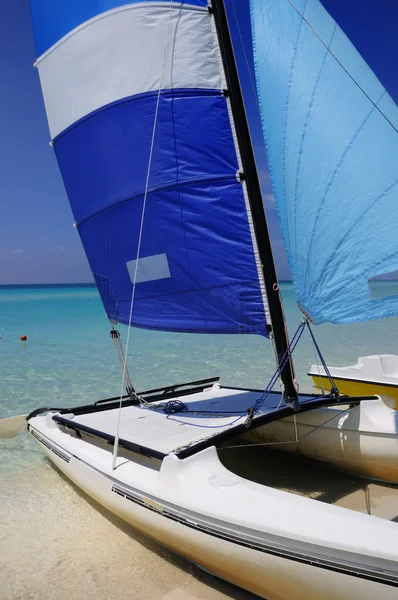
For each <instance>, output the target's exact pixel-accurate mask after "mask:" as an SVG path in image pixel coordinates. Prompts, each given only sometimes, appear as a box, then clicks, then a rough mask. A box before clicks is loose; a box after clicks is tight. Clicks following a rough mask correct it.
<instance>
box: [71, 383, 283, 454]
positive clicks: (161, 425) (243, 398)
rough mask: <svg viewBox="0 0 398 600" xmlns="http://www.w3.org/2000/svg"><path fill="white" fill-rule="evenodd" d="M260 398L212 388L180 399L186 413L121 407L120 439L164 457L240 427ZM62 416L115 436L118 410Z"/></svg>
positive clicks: (150, 407)
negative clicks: (168, 412)
mask: <svg viewBox="0 0 398 600" xmlns="http://www.w3.org/2000/svg"><path fill="white" fill-rule="evenodd" d="M260 396H261V392H257V391H246V390H239V389H225V388H220V386H218V385H214V386H212V387H210V388H208V389H206V390H204V391H202V392H199V393H195V394H190V395H187V396H184V397H182V398H181V399H180V400H181V402H183V403H184V405H185V406H186V407H187V408H188V411H182V412H178V413H175V414H169V415H168V414H166V413H165V412H164V410H163V408H161V407H162V406H164V404H165V402H162V401H158V402H153V403H151V404H149V405H146V406H145V405H144V406H125V407H123V408H122V413H121V419H120V432H119V436H120V438H121V439H123V440H126V441H128V442H131V443H134V444H140V445H142V446H144V447H148V448H151V449H153V450H155V451H157V452H161V453H164V454H170V453H173V452H178V451H180V450H182V449H183V448H186V447H189V446H191V445H194V444H197V443H198V442H201V441H203V440H205V439H208V438H209V437H213V436H214V435H217V434H219V433H221V432H224V431H227V430H228V429H230V428H233V427H234V426H236V425H238V424H242V423H243V422H244V419H245V418H246V416H247V414H246V411H247V409H248V408H250V407H251V406H253V405H254V404H255V402H256V400H257V399H258V398H259V397H260ZM279 399H280V396H279V395H273V397H272V400H271V401H272V403H273V406H269V405H268V406H266V407H265V406H264V407H263V408H262V409H261V411H259V413H258V415H263V414H267V413H270V412H272V411H274V410H275V409H276V408H277V406H278V405H277V404H276V405H275V401H276V400H278V401H279ZM176 400H179V399H178V398H176ZM191 411H200V412H191ZM222 413H226V414H222ZM63 416H64V417H66V418H67V419H68V421H69V422H70V423H71V424H72V423H73V424H76V425H81V426H83V427H85V428H90V429H94V430H97V431H99V432H101V433H103V434H106V435H108V436H114V435H115V434H116V431H117V422H118V416H119V410H118V409H110V410H104V411H101V412H91V413H88V414H82V415H73V414H65V415H63Z"/></svg>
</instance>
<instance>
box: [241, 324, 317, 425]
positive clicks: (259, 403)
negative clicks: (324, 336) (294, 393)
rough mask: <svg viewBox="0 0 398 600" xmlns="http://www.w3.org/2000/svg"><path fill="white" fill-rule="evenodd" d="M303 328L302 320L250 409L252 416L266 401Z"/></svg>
mask: <svg viewBox="0 0 398 600" xmlns="http://www.w3.org/2000/svg"><path fill="white" fill-rule="evenodd" d="M304 328H305V321H302V322H301V323H300V325H299V326H298V328H297V330H296V333H295V334H294V336H293V338H292V341H291V342H290V344H289V345H288V347H287V349H286V351H285V354H284V355H283V356H282V360H281V362H280V363H279V365H278V367H277V369H276V371H275V373H274V374H273V376H272V377H271V379H270V381H269V383H268V385H267V387H266V388H265V390H264V392H263V394H262V395H261V396H260V397H259V398H257V400H256V402H255V404H254V407H253V411H252V417H254V416H255V415H256V414H257V413H258V411H259V410H260V408H261V407H262V405H263V404H264V402H265V401H266V399H267V398H268V396H269V394H270V392H271V390H272V388H273V387H274V385H275V383H276V381H277V380H278V378H279V377H280V375H281V373H282V371H283V369H284V368H285V365H286V363H287V362H288V360H289V358H290V357H291V355H292V354H293V352H294V350H295V348H296V346H297V344H298V343H299V341H300V338H301V336H302V335H303V331H304Z"/></svg>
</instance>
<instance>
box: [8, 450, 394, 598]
mask: <svg viewBox="0 0 398 600" xmlns="http://www.w3.org/2000/svg"><path fill="white" fill-rule="evenodd" d="M238 443H239V442H238ZM220 457H221V459H222V461H223V462H224V464H225V465H226V466H227V467H228V468H231V469H232V470H234V471H235V472H237V473H239V474H240V475H242V476H245V477H250V478H251V479H253V480H254V481H258V482H261V483H265V484H267V485H272V486H275V487H278V488H280V489H289V490H290V491H294V492H295V493H299V494H303V495H306V496H309V497H312V498H316V499H317V500H320V501H327V502H332V503H335V504H337V505H339V506H345V507H347V508H351V509H356V510H359V511H361V512H365V513H366V512H367V513H370V514H373V515H377V516H380V517H384V518H387V519H394V520H397V519H398V517H397V515H398V489H397V488H394V487H389V486H385V485H380V484H377V483H370V482H368V481H366V480H363V479H358V478H356V477H352V476H350V475H344V474H341V473H337V472H336V471H333V470H331V469H327V468H324V467H323V466H320V465H317V464H315V463H313V462H312V461H309V460H306V459H301V458H298V457H290V456H289V455H285V454H283V453H280V452H276V451H274V450H270V449H268V448H267V449H265V448H263V447H256V446H255V447H249V448H226V449H223V450H220ZM0 495H1V497H2V498H3V503H2V505H1V506H0V522H1V534H0V547H1V553H0V598H1V600H86V599H87V600H88V599H95V600H97V599H98V600H122V599H123V600H126V599H133V600H225V599H233V600H255V598H256V596H254V595H252V594H249V593H247V592H245V591H243V590H240V589H238V588H236V587H234V586H232V585H229V584H228V583H225V582H223V581H220V580H219V579H217V578H215V577H213V576H211V575H209V574H207V573H204V572H203V571H202V570H200V569H199V568H198V567H196V566H195V565H192V564H191V563H188V562H187V561H185V560H184V559H182V558H180V557H178V556H176V555H174V554H172V553H171V552H169V551H168V550H166V549H164V548H163V547H162V546H160V545H159V544H157V543H155V542H153V541H151V540H149V539H148V538H146V537H144V536H142V535H141V534H139V533H137V532H136V531H134V530H133V529H132V528H131V527H129V526H127V525H125V524H124V523H123V522H122V521H120V520H119V519H117V518H115V517H114V516H112V515H111V514H110V513H109V512H107V511H106V510H104V509H102V508H101V507H100V506H99V505H98V504H97V503H95V502H94V501H93V500H91V499H90V498H89V497H88V496H86V495H85V494H84V493H82V492H81V491H80V490H79V489H78V488H76V487H75V486H74V485H73V484H71V483H70V482H69V481H68V480H67V479H66V478H65V477H63V476H62V475H60V473H59V472H58V471H57V470H56V469H55V468H54V467H53V466H52V465H51V463H50V462H49V461H48V460H47V459H45V458H43V459H42V460H40V462H38V463H37V464H34V465H33V466H32V467H31V468H29V469H23V470H21V471H20V472H15V471H13V472H10V473H4V474H3V475H2V476H1V478H0Z"/></svg>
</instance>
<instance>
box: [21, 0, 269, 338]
mask: <svg viewBox="0 0 398 600" xmlns="http://www.w3.org/2000/svg"><path fill="white" fill-rule="evenodd" d="M31 7H32V20H33V27H34V34H35V42H36V49H37V55H38V60H37V66H38V69H39V74H40V80H41V84H42V90H43V95H44V101H45V105H46V111H47V117H48V122H49V127H50V132H51V138H52V141H53V146H54V149H55V153H56V156H57V159H58V163H59V167H60V170H61V173H62V177H63V180H64V183H65V187H66V190H67V194H68V197H69V200H70V203H71V206H72V210H73V214H74V217H75V220H76V225H77V227H78V230H79V233H80V236H81V239H82V242H83V245H84V248H85V251H86V254H87V257H88V260H89V263H90V266H91V269H92V271H93V274H94V277H95V280H96V283H97V285H98V288H99V291H100V293H101V297H102V300H103V303H104V306H105V309H106V312H107V314H108V316H109V318H110V319H111V320H115V321H118V322H121V323H125V324H128V323H130V302H131V297H132V287H133V282H134V281H135V282H136V286H135V299H134V308H133V313H132V320H131V323H132V324H133V325H135V326H140V327H146V328H153V329H162V330H172V331H190V332H214V333H222V332H224V333H258V334H264V335H265V334H266V322H267V312H268V304H267V299H266V295H265V288H264V282H263V279H262V270H261V264H260V260H259V256H258V249H257V245H256V241H255V235H254V230H253V223H252V218H251V214H250V210H249V204H248V199H247V195H246V186H245V183H242V181H241V178H240V177H239V174H240V171H241V164H240V157H239V152H238V148H237V144H236V136H235V132H234V128H233V123H232V117H231V111H230V107H229V100H228V98H227V97H226V96H227V95H226V94H224V88H225V87H226V84H225V77H224V72H223V67H222V62H221V57H220V52H219V47H218V42H217V37H216V32H215V27H214V23H213V16H212V15H211V11H209V10H208V7H207V0H189V1H176V0H174V1H173V0H163V1H162V0H160V1H156V0H152V1H142V0H130V1H126V0H101V1H98V0H85V1H84V2H82V1H80V0H69V1H68V2H66V1H65V0H31ZM144 204H145V212H144V219H143V227H142V232H141V217H142V214H143V206H144ZM141 233H142V235H141ZM138 247H139V256H138V254H137V253H138ZM137 260H138V263H137Z"/></svg>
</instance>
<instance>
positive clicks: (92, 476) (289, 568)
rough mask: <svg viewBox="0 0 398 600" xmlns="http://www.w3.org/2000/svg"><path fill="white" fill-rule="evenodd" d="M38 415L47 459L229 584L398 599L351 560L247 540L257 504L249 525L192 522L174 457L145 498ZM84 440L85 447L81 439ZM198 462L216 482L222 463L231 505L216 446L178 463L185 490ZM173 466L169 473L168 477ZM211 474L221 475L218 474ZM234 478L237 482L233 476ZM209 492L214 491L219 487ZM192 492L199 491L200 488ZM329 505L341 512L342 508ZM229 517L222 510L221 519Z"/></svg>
mask: <svg viewBox="0 0 398 600" xmlns="http://www.w3.org/2000/svg"><path fill="white" fill-rule="evenodd" d="M38 420H39V423H40V428H38V427H36V423H35V426H31V427H30V431H31V433H32V434H33V435H34V437H35V439H36V441H37V442H38V443H39V445H40V446H41V448H42V449H43V450H44V451H45V453H46V454H47V456H48V458H49V459H50V460H51V461H52V462H53V463H54V464H55V465H56V467H58V468H59V469H60V470H61V471H62V472H63V473H64V474H65V475H66V476H67V477H68V478H69V479H70V480H71V481H73V482H74V483H75V484H76V485H77V486H78V487H79V488H81V489H82V490H83V491H84V492H86V493H87V494H88V495H89V496H91V497H92V498H94V499H95V500H96V501H97V502H98V503H99V504H101V505H102V506H104V507H105V508H107V509H108V510H110V511H111V512H112V513H114V514H115V515H117V516H118V517H120V518H121V519H123V520H124V521H126V522H128V523H129V524H131V525H132V526H133V527H135V528H136V529H137V530H139V531H140V532H142V533H144V534H145V535H148V536H150V537H151V538H153V539H154V540H156V541H157V542H159V543H161V544H162V545H164V546H166V547H167V548H169V549H170V550H172V551H174V552H176V553H178V554H180V555H182V556H184V557H185V558H187V559H188V560H190V561H192V562H193V563H196V564H197V565H199V566H200V567H201V568H203V569H205V570H207V571H209V572H211V573H213V574H214V575H216V576H218V577H220V578H222V579H224V580H226V581H229V582H231V583H233V584H235V585H238V586H240V587H242V588H244V589H246V590H248V591H250V592H253V593H255V594H258V595H259V596H261V597H263V598H267V599H268V600H291V599H292V598H295V600H319V599H320V598H322V600H336V599H341V600H342V599H344V600H350V599H357V598H361V600H374V598H378V600H397V598H398V589H397V588H396V587H394V586H393V585H391V583H389V584H386V583H385V582H384V581H382V582H380V581H378V580H372V576H371V575H369V574H365V575H364V574H362V575H358V572H360V571H361V568H360V567H358V572H355V570H354V572H353V571H352V567H347V566H346V565H345V564H344V562H343V563H340V564H338V565H336V564H333V561H330V562H328V561H327V560H326V561H324V560H322V561H321V563H323V564H322V565H321V566H319V561H318V560H317V559H316V558H314V556H311V555H306V553H305V552H304V553H297V551H294V552H293V551H289V549H283V548H281V546H280V545H278V544H275V545H272V544H270V543H269V542H268V543H261V542H260V541H254V540H252V541H250V540H248V539H247V535H246V531H247V530H246V528H245V527H244V522H245V514H246V512H247V511H248V512H249V513H250V512H251V511H252V510H256V508H258V507H253V506H246V507H245V506H240V507H239V513H240V514H241V515H242V519H241V521H242V525H241V526H239V525H237V524H236V523H229V527H228V529H225V528H217V525H216V522H217V520H216V519H210V520H207V521H206V517H205V514H204V513H203V514H201V515H199V517H198V518H196V519H195V518H193V519H192V518H189V520H187V517H186V514H187V512H189V511H188V509H187V507H184V506H180V505H179V503H180V502H181V500H180V498H181V495H180V494H179V491H178V486H176V485H175V483H176V482H175V474H174V475H173V468H171V470H170V465H171V461H169V464H168V466H167V467H166V466H164V467H163V466H162V468H161V472H162V470H164V471H165V472H164V473H163V474H162V473H160V474H161V475H162V477H161V479H162V484H161V486H159V485H158V486H157V492H158V497H157V499H156V500H154V499H153V497H151V495H149V494H148V496H146V495H145V492H143V490H142V489H140V481H139V480H137V481H134V482H133V483H134V485H133V486H127V485H126V484H125V483H124V482H121V481H119V480H118V479H117V477H118V469H116V471H113V472H112V473H113V476H111V475H110V474H109V473H108V474H106V473H105V472H103V471H101V469H100V468H98V466H95V465H90V464H88V462H87V461H86V460H83V459H82V458H79V457H78V456H74V455H73V454H72V453H71V448H70V447H69V448H63V447H62V446H61V445H60V444H59V443H58V442H59V437H60V435H59V431H58V430H57V435H56V439H57V443H56V442H54V439H52V437H53V435H52V434H53V433H54V431H55V430H54V428H53V427H50V428H46V427H43V423H44V422H45V421H44V418H40V417H39V418H36V419H32V421H38ZM40 421H41V422H40ZM64 435H65V434H64ZM61 437H62V435H61ZM67 437H70V436H67ZM79 443H80V445H81V440H79ZM168 458H172V457H168ZM173 459H174V463H175V461H178V459H176V458H175V457H173ZM193 460H194V465H193V468H194V472H193V473H192V474H193V475H194V476H195V478H197V477H200V473H201V471H202V472H203V469H205V472H206V473H207V475H208V477H207V476H206V480H208V481H213V480H214V481H216V480H217V477H220V475H219V472H220V467H221V468H222V475H221V478H226V479H225V480H223V482H222V485H221V487H222V488H224V490H223V489H221V490H218V491H219V493H221V494H224V493H225V496H226V497H225V502H226V503H227V504H228V503H229V501H228V497H229V496H230V494H231V490H232V489H233V486H234V478H236V476H234V475H233V474H231V473H230V472H229V471H227V470H226V469H225V468H224V467H222V466H221V464H220V463H219V461H218V458H217V454H216V451H215V449H214V448H209V449H207V450H205V451H203V452H202V453H200V454H199V455H198V456H195V457H192V458H189V459H185V460H184V461H178V463H180V464H179V465H177V467H178V469H180V471H181V472H180V474H179V479H180V481H181V480H184V469H185V471H186V472H185V475H186V482H185V487H186V486H187V485H189V481H190V475H189V468H188V470H186V467H183V465H182V463H188V462H189V461H191V462H192V461H193ZM164 462H166V461H164ZM174 463H173V464H174ZM181 469H182V470H181ZM168 470H169V471H170V477H168V475H167V473H168ZM212 473H215V474H216V475H212ZM217 473H218V474H217ZM229 477H231V479H228V478H229ZM214 478H215V479H214ZM236 480H237V481H238V480H239V482H240V481H241V480H240V478H236ZM210 485H212V484H210ZM217 485H218V484H217ZM251 485H254V486H255V487H257V486H256V484H251V483H249V487H250V486H251ZM261 487H263V486H261ZM175 488H176V489H175ZM162 489H163V491H164V492H165V496H166V495H167V496H168V497H169V498H170V494H171V493H172V490H173V489H175V502H176V504H175V505H172V506H174V508H170V502H169V501H165V500H164V499H163V498H162V497H161V494H159V492H160V491H161V490H162ZM268 489H269V488H264V490H265V493H264V494H263V497H262V502H263V511H264V512H265V513H266V511H267V505H268V504H269V503H271V502H273V499H272V493H275V490H272V491H271V492H270V496H269V498H267V490H268ZM210 491H214V488H212V489H211V490H210ZM192 493H193V494H194V495H195V490H193V492H192ZM237 493H238V490H237ZM277 493H278V494H279V495H280V494H282V496H281V497H283V498H284V499H285V502H287V503H288V504H289V503H290V502H291V503H295V502H296V501H298V502H302V501H303V499H302V498H298V497H295V496H293V495H291V494H287V493H285V492H277ZM253 498H254V497H253ZM304 500H305V499H304ZM309 502H310V504H311V507H312V508H314V509H315V510H317V508H318V507H317V505H318V503H316V504H315V501H311V500H309ZM288 504H287V505H286V506H284V507H283V508H282V507H281V514H280V518H281V519H283V518H284V517H283V514H284V512H285V511H286V510H289V506H288ZM319 504H320V503H319ZM203 505H204V512H205V510H207V508H208V499H206V489H204V490H203ZM308 506H309V505H308ZM319 508H320V510H323V509H324V508H325V507H324V506H323V505H321V506H320V507H319ZM329 508H332V509H335V507H329ZM337 510H338V511H339V510H341V509H337ZM311 512H312V511H311ZM332 512H333V511H332ZM222 516H223V515H222V514H220V517H222ZM358 516H360V517H361V516H362V515H358ZM302 517H303V518H305V519H311V514H308V512H307V509H305V510H304V511H303V514H302ZM309 523H310V520H309ZM381 525H382V526H384V525H385V523H384V522H383V523H382V524H381ZM341 526H342V527H344V524H343V523H342V524H341ZM390 542H391V540H389V541H387V542H386V544H387V545H388V544H389V543H390ZM397 542H398V535H397Z"/></svg>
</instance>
